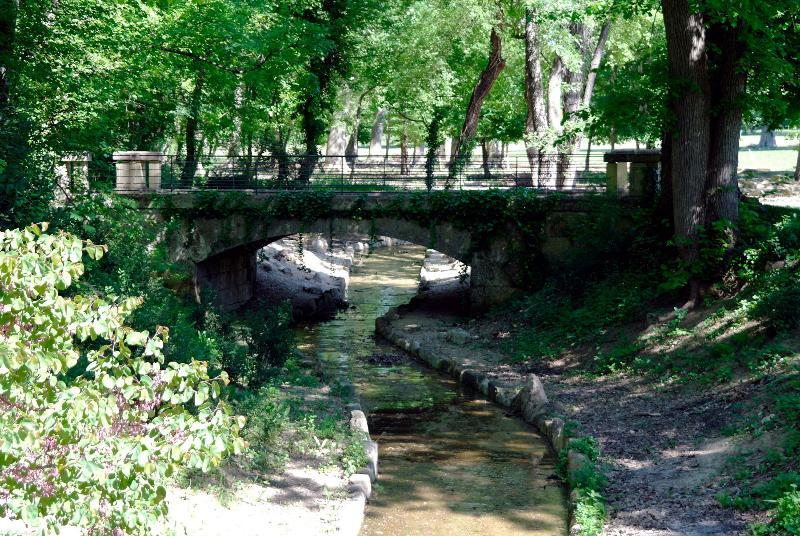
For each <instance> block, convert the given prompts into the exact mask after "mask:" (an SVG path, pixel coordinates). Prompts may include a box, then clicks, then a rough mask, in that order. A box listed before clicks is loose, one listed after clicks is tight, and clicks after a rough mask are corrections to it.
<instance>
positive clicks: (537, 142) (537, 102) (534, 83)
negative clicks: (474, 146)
mask: <svg viewBox="0 0 800 536" xmlns="http://www.w3.org/2000/svg"><path fill="white" fill-rule="evenodd" d="M541 53H542V50H541V45H540V43H539V28H538V26H537V24H536V22H535V21H534V13H533V10H531V9H530V8H529V9H526V10H525V103H526V104H527V108H528V114H527V116H526V118H525V152H526V153H527V155H528V164H529V165H530V167H531V174H530V183H529V184H527V185H529V186H532V185H533V183H534V181H535V182H536V183H538V182H539V173H540V167H541V161H542V151H541V139H540V138H541V136H542V135H543V134H544V132H545V131H546V130H547V112H546V109H545V98H544V75H543V74H542V62H541V60H540V57H541ZM526 182H527V181H526ZM523 184H525V183H523Z"/></svg>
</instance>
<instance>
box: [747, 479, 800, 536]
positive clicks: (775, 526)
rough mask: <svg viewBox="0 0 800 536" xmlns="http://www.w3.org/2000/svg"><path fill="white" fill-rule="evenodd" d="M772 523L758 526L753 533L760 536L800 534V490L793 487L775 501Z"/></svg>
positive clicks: (752, 530) (753, 529)
mask: <svg viewBox="0 0 800 536" xmlns="http://www.w3.org/2000/svg"><path fill="white" fill-rule="evenodd" d="M772 514H773V518H772V521H771V522H770V523H768V524H761V525H756V526H755V527H753V528H752V529H751V533H752V534H754V535H758V536H762V535H763V536H766V535H771V536H783V535H786V536H791V535H795V534H800V490H798V489H797V486H792V490H791V491H789V492H787V493H785V494H784V495H783V496H782V497H780V498H779V499H778V500H777V501H775V509H774V510H773V512H772Z"/></svg>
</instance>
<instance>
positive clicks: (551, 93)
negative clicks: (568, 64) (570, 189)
mask: <svg viewBox="0 0 800 536" xmlns="http://www.w3.org/2000/svg"><path fill="white" fill-rule="evenodd" d="M563 81H564V62H563V60H562V59H561V58H560V57H559V56H556V57H555V59H554V60H553V66H552V67H551V68H550V78H549V79H548V81H547V121H548V123H549V124H550V130H552V132H553V134H554V135H555V136H560V135H561V133H562V132H563V127H562V125H561V122H562V120H563V118H564V117H563V112H562V102H561V101H562V97H561V84H562V83H563ZM558 164H559V157H558V154H557V151H556V148H555V147H554V146H553V145H552V144H548V145H547V146H546V147H545V154H544V155H543V156H542V157H541V164H540V167H539V186H540V187H544V188H555V187H556V186H557V179H558Z"/></svg>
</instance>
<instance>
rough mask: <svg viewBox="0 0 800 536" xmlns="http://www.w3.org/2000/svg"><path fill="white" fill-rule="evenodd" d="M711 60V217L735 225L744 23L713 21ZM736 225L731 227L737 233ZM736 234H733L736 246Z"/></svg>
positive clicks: (743, 71) (709, 206) (744, 82)
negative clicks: (741, 36)
mask: <svg viewBox="0 0 800 536" xmlns="http://www.w3.org/2000/svg"><path fill="white" fill-rule="evenodd" d="M708 33H709V41H710V42H712V43H713V45H714V46H713V47H711V48H710V52H709V54H710V58H709V60H710V62H712V63H713V64H714V65H716V70H715V71H714V73H713V76H712V78H711V102H712V103H713V110H712V113H713V115H712V118H711V131H710V147H709V160H708V183H707V187H706V188H707V192H708V193H707V195H708V209H709V213H708V216H707V217H708V219H709V221H712V222H713V221H718V220H725V221H727V222H730V223H731V224H732V225H734V226H735V224H736V222H737V221H738V219H739V183H738V179H737V168H738V165H739V133H740V131H741V127H742V105H741V102H742V98H743V97H744V93H745V85H746V82H747V71H746V69H744V68H742V65H741V60H742V57H743V56H744V51H745V50H744V44H743V43H742V42H741V40H740V34H741V26H739V27H735V28H730V27H727V26H726V27H723V26H722V25H714V26H712V27H711V28H709V30H708ZM734 229H735V228H731V233H734V232H735V230H734ZM734 241H735V235H731V237H730V242H729V243H730V246H731V248H732V247H733V244H734Z"/></svg>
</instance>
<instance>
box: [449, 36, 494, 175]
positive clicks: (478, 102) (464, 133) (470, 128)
mask: <svg viewBox="0 0 800 536" xmlns="http://www.w3.org/2000/svg"><path fill="white" fill-rule="evenodd" d="M490 42H491V51H490V53H489V62H488V63H487V64H486V68H484V70H483V72H482V73H481V76H480V78H479V79H478V83H477V84H476V85H475V89H474V90H473V91H472V97H471V98H470V100H469V105H468V106H467V115H466V117H465V119H464V126H463V127H461V133H460V134H459V136H458V141H457V143H456V146H455V150H454V153H455V158H456V159H457V160H459V161H460V163H459V162H457V165H456V166H454V168H457V167H459V165H463V163H464V162H465V161H466V159H467V158H468V157H469V153H470V152H471V151H470V149H471V145H472V143H473V140H474V139H475V134H476V133H477V132H478V121H479V120H480V117H481V108H482V107H483V103H484V101H485V100H486V97H487V96H488V95H489V92H490V91H491V90H492V86H494V83H495V82H496V81H497V78H498V77H499V76H500V73H502V72H503V69H505V67H506V60H505V59H504V58H503V41H502V39H501V38H500V34H499V33H497V30H496V29H495V28H492V34H491V36H490ZM453 171H456V172H457V171H458V170H457V169H453V170H451V173H452V172H453Z"/></svg>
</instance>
